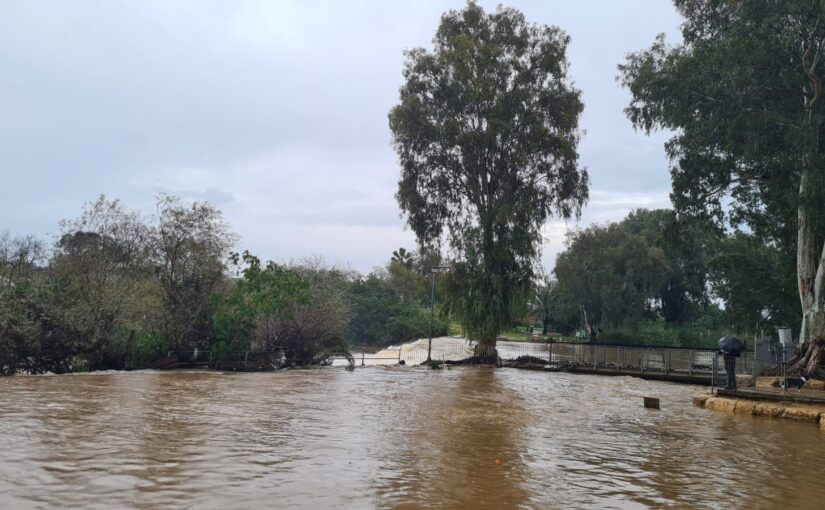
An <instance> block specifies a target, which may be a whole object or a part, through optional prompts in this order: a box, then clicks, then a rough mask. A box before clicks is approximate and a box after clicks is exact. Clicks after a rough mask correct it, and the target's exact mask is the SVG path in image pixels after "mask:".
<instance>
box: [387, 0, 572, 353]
mask: <svg viewBox="0 0 825 510" xmlns="http://www.w3.org/2000/svg"><path fill="white" fill-rule="evenodd" d="M568 42H569V38H568V36H567V35H566V34H564V33H563V32H562V31H561V30H559V29H558V28H556V27H548V26H538V25H534V24H530V23H528V22H527V21H526V20H525V18H524V16H523V15H522V14H521V13H520V12H518V11H516V10H514V9H506V8H499V9H498V10H497V11H496V12H494V13H490V14H488V13H485V12H484V10H483V9H482V8H481V7H479V6H478V5H477V4H475V3H472V2H470V3H468V5H467V7H466V8H465V9H464V10H461V11H450V12H448V13H446V14H445V15H444V16H443V17H442V19H441V24H440V25H439V28H438V30H437V32H436V35H435V39H434V49H433V51H432V52H428V51H427V50H425V49H421V48H419V49H414V50H411V51H409V52H407V54H406V57H407V60H406V63H405V66H404V79H405V84H404V85H403V87H402V88H401V93H400V103H399V104H398V105H397V106H396V107H395V108H393V109H392V111H391V112H390V115H389V119H390V128H391V130H392V133H393V142H394V145H395V148H396V151H397V153H398V155H399V159H400V162H401V167H402V171H401V179H400V181H399V188H398V194H397V198H398V201H399V204H400V206H401V208H402V210H403V211H404V213H406V215H407V220H408V222H409V224H410V226H411V227H412V229H413V231H414V232H415V233H416V236H417V237H418V240H419V242H420V243H421V244H422V245H424V246H431V245H437V244H439V243H440V242H442V241H446V242H448V243H449V246H450V247H451V248H452V251H453V253H454V254H455V260H454V261H453V264H452V265H453V273H454V275H455V277H454V278H453V280H452V284H451V285H450V287H449V288H450V289H452V292H451V296H452V298H453V302H454V303H453V305H452V309H454V310H455V311H456V312H459V313H460V315H461V319H462V322H463V324H464V328H465V330H466V332H467V334H468V335H469V336H470V337H471V338H474V339H479V340H481V341H483V342H486V343H494V342H495V338H496V336H497V334H498V332H499V331H501V330H502V329H503V328H505V327H506V326H508V325H509V324H510V323H511V321H512V320H513V317H514V315H513V310H514V308H516V305H518V304H520V303H522V304H523V302H524V301H525V300H526V296H527V293H528V291H529V288H530V284H531V280H532V276H533V266H534V264H535V263H536V261H537V259H538V255H539V250H540V247H541V227H542V225H543V224H544V222H545V221H546V220H547V218H548V217H550V215H551V214H553V213H555V214H558V215H560V216H562V217H565V218H568V217H570V216H572V215H573V214H577V213H578V211H579V208H580V207H581V205H582V204H583V203H584V202H585V201H586V199H587V185H588V180H587V174H586V172H584V171H583V170H580V169H579V168H578V166H577V160H578V154H577V152H576V147H577V144H578V140H579V131H578V118H579V115H580V113H581V111H582V103H581V100H580V93H579V91H578V90H576V89H575V88H573V87H572V86H571V85H570V83H569V80H568V79H567V61H566V57H565V52H566V48H567V44H568Z"/></svg>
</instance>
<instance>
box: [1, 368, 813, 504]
mask: <svg viewBox="0 0 825 510" xmlns="http://www.w3.org/2000/svg"><path fill="white" fill-rule="evenodd" d="M696 391H697V388H696V387H691V386H680V385H675V384H670V383H662V382H652V381H650V382H649V381H642V380H640V379H634V378H629V377H599V376H588V375H572V374H558V373H556V374H554V373H542V372H527V371H518V370H514V369H492V368H478V367H467V368H455V369H452V370H438V371H433V370H427V369H423V368H415V369H414V368H389V367H384V368H382V367H368V368H363V369H357V370H356V371H355V372H353V373H350V372H346V371H344V370H342V369H324V370H305V371H282V372H277V373H257V374H220V373H208V372H202V373H191V372H190V373H186V372H168V373H160V372H131V373H115V374H91V375H66V376H46V377H25V376H23V377H10V378H0V508H14V509H21V508H72V507H75V508H81V507H82V508H216V509H224V508H260V507H264V506H265V507H270V508H331V507H335V508H342V507H345V508H376V507H377V508H468V509H469V508H548V507H549V508H554V507H576V508H583V507H592V508H611V507H615V508H641V507H651V506H653V507H660V506H674V507H712V508H777V507H784V508H823V505H825V503H823V501H825V483H824V482H823V469H824V468H825V465H824V464H823V459H825V434H823V433H821V432H820V430H819V428H818V427H816V426H814V425H805V424H798V423H792V422H787V421H783V420H777V421H773V420H770V419H764V418H763V419H760V418H753V417H748V416H736V415H729V414H719V413H714V412H712V411H707V410H704V409H697V408H694V407H693V406H692V405H691V395H692V394H693V393H694V392H696ZM643 395H647V396H656V397H659V398H660V399H661V402H662V410H661V411H658V412H657V411H650V410H645V409H643V408H642V396H643Z"/></svg>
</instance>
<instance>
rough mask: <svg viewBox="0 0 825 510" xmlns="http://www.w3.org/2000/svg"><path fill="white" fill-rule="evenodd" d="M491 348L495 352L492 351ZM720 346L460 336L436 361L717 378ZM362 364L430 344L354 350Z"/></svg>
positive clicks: (419, 354) (406, 355)
mask: <svg viewBox="0 0 825 510" xmlns="http://www.w3.org/2000/svg"><path fill="white" fill-rule="evenodd" d="M488 351H489V352H488ZM716 352H717V351H716V350H715V349H690V348H674V347H642V346H624V345H594V344H581V343H567V342H544V343H539V342H511V341H499V342H498V343H497V345H496V349H495V351H493V350H492V349H488V350H485V349H480V348H479V346H478V345H477V344H476V343H474V342H468V341H466V340H460V339H434V340H433V349H432V359H433V360H435V361H460V360H463V359H467V358H470V357H472V356H491V355H493V354H496V355H497V356H498V358H499V359H500V360H501V361H505V362H506V361H524V362H536V363H546V364H551V365H566V366H571V367H579V368H589V369H594V370H598V371H602V370H613V371H619V372H621V371H628V372H633V371H636V372H661V373H665V374H669V373H681V374H686V375H689V376H692V375H694V374H696V375H700V376H703V377H706V378H710V377H711V372H712V368H713V359H714V356H715V354H716ZM353 355H354V357H355V360H356V365H362V366H368V365H387V364H397V363H400V362H401V361H404V363H405V364H407V365H420V364H422V363H424V362H425V361H426V359H427V351H426V346H425V345H422V344H420V343H417V342H412V343H408V344H402V345H400V346H393V347H390V348H388V349H385V350H384V351H379V352H378V353H375V354H370V353H353ZM753 363H754V361H753V353H752V352H750V351H748V352H745V353H743V355H742V357H741V358H739V361H738V363H737V367H736V371H737V373H743V374H749V373H752V371H753Z"/></svg>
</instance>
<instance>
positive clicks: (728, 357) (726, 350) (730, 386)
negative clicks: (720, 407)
mask: <svg viewBox="0 0 825 510" xmlns="http://www.w3.org/2000/svg"><path fill="white" fill-rule="evenodd" d="M744 350H745V342H743V341H742V340H739V339H738V338H733V337H729V336H724V337H722V338H720V339H719V352H721V353H722V356H724V358H725V372H726V373H727V376H728V382H727V384H725V389H726V390H735V389H736V358H738V357H739V356H741V355H742V352H743V351H744Z"/></svg>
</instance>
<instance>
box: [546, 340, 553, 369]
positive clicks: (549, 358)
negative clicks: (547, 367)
mask: <svg viewBox="0 0 825 510" xmlns="http://www.w3.org/2000/svg"><path fill="white" fill-rule="evenodd" d="M547 363H550V364H553V342H550V343H548V344H547Z"/></svg>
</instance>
